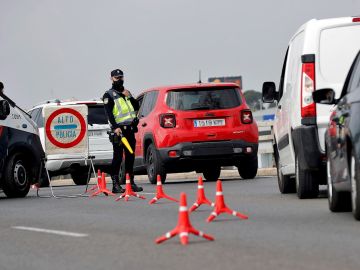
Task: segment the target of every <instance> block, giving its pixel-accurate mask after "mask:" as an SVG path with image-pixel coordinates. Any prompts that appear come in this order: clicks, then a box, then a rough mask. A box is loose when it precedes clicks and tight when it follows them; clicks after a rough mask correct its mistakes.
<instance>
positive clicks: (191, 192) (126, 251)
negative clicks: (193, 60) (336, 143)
mask: <svg viewBox="0 0 360 270" xmlns="http://www.w3.org/2000/svg"><path fill="white" fill-rule="evenodd" d="M109 187H110V185H109ZM143 187H144V189H145V192H144V193H143V194H144V195H145V196H146V197H147V200H146V201H143V200H139V199H136V198H132V199H131V200H130V201H129V202H124V201H120V202H115V201H114V198H113V197H105V196H100V197H96V198H87V197H80V198H67V199H54V198H37V197H36V193H35V192H34V191H31V192H30V194H29V196H28V197H26V198H25V199H6V198H5V197H4V195H3V194H0V215H1V222H0V269H1V270H7V269H16V270H19V269H26V270H29V269H37V270H42V269H46V270H48V269H262V270H263V269H267V270H269V269H276V270H279V269H316V270H319V269H346V270H347V269H356V270H358V269H360V256H359V254H360V253H359V252H360V223H359V222H356V221H355V220H354V219H353V217H352V216H351V213H337V214H333V213H330V212H329V210H328V207H327V200H326V198H325V196H322V198H318V199H312V200H298V199H297V198H296V196H295V195H280V194H279V192H278V189H277V182H276V178H275V177H258V178H256V179H254V180H248V181H244V180H238V179H234V178H232V179H224V181H223V189H224V195H225V201H226V203H227V205H228V206H229V207H231V208H233V209H234V210H238V211H240V212H242V213H244V214H247V215H249V217H250V218H249V219H248V220H239V219H237V218H236V217H233V216H227V215H223V216H219V217H218V218H217V219H216V220H215V221H214V222H212V223H206V222H205V220H206V218H207V217H208V215H209V214H210V212H211V208H210V207H208V206H202V207H200V210H198V211H196V212H194V213H192V214H191V216H190V218H191V221H192V224H193V226H194V227H195V228H197V229H201V230H203V231H204V232H206V233H208V234H211V235H213V236H214V237H215V241H213V242H209V241H206V240H203V239H200V238H197V237H195V236H193V237H190V243H189V245H188V246H182V245H181V244H180V242H179V239H178V238H177V237H176V238H173V239H171V240H168V241H167V242H164V243H162V244H160V245H156V244H155V243H154V240H155V238H157V237H158V236H160V235H162V234H164V233H166V232H167V231H169V230H171V229H172V228H173V227H175V225H176V223H177V219H178V205H177V204H176V203H173V202H168V201H160V202H158V203H157V204H155V205H148V201H149V200H150V199H151V198H152V197H153V196H154V194H153V193H154V189H155V186H152V185H150V184H148V183H146V182H144V183H143ZM164 189H165V191H166V192H167V193H168V194H169V195H171V196H178V195H179V193H180V192H183V191H184V192H186V194H187V195H188V205H190V204H192V203H193V202H194V201H195V197H196V189H197V183H196V181H195V179H193V180H186V181H181V180H171V181H169V183H168V184H166V185H165V186H164ZM82 190H83V188H80V187H71V186H70V187H69V186H67V187H57V188H56V190H55V192H56V193H57V194H74V193H79V192H81V191H82ZM205 191H206V195H207V197H208V198H209V199H211V200H213V199H214V197H215V183H205ZM149 193H152V194H149ZM40 194H41V195H43V196H44V195H48V194H49V189H48V188H46V189H42V190H41V191H40ZM34 230H35V231H34ZM36 230H37V231H36Z"/></svg>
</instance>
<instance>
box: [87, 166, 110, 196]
mask: <svg viewBox="0 0 360 270" xmlns="http://www.w3.org/2000/svg"><path fill="white" fill-rule="evenodd" d="M98 172H99V171H98ZM98 181H99V176H98ZM98 185H99V189H98V190H97V191H95V192H94V193H93V194H91V195H90V197H94V196H97V195H99V194H100V193H104V194H105V195H106V196H108V195H111V196H115V194H114V193H112V192H111V191H110V190H108V189H107V187H106V180H105V173H102V174H101V178H100V183H98Z"/></svg>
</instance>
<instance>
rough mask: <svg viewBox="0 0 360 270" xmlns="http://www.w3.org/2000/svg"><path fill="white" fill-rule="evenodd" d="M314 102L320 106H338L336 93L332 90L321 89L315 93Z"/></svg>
mask: <svg viewBox="0 0 360 270" xmlns="http://www.w3.org/2000/svg"><path fill="white" fill-rule="evenodd" d="M312 96H313V100H314V102H315V103H319V104H328V105H332V104H336V103H337V102H336V99H335V92H334V90H333V89H331V88H324V89H319V90H316V91H314V92H313V94H312Z"/></svg>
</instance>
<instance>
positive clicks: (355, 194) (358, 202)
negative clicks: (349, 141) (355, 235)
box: [350, 150, 360, 220]
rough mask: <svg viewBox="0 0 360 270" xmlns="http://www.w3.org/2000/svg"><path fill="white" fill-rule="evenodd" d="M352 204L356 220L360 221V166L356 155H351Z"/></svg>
mask: <svg viewBox="0 0 360 270" xmlns="http://www.w3.org/2000/svg"><path fill="white" fill-rule="evenodd" d="M350 166H351V203H352V212H353V215H354V218H355V219H357V220H360V196H359V194H360V181H359V176H360V172H359V164H358V162H357V160H356V157H355V155H354V150H353V151H352V153H351V165H350Z"/></svg>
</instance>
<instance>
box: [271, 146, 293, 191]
mask: <svg viewBox="0 0 360 270" xmlns="http://www.w3.org/2000/svg"><path fill="white" fill-rule="evenodd" d="M279 158H280V157H279V154H278V152H277V151H275V163H276V168H277V176H278V185H279V190H280V192H281V193H282V194H288V193H295V192H296V183H295V180H294V179H291V177H290V175H283V173H282V171H281V167H280V162H279Z"/></svg>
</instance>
